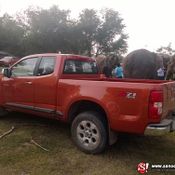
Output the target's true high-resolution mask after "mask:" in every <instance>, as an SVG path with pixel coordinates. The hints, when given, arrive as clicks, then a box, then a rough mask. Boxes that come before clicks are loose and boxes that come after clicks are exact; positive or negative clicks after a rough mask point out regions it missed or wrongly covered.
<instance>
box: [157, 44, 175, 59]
mask: <svg viewBox="0 0 175 175" xmlns="http://www.w3.org/2000/svg"><path fill="white" fill-rule="evenodd" d="M156 52H157V53H159V54H166V55H169V56H172V55H174V54H175V50H173V49H172V46H171V43H169V44H168V46H161V47H160V48H158V49H157V50H156Z"/></svg>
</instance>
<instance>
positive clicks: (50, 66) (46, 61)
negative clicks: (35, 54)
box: [37, 57, 55, 76]
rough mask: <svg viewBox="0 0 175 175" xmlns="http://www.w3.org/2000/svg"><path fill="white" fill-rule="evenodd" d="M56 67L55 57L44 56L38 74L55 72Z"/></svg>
mask: <svg viewBox="0 0 175 175" xmlns="http://www.w3.org/2000/svg"><path fill="white" fill-rule="evenodd" d="M54 67H55V57H43V58H42V60H41V62H40V65H39V68H38V72H37V75H38V76H42V75H49V74H52V73H53V72H54Z"/></svg>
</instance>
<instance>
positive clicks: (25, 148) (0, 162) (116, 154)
mask: <svg viewBox="0 0 175 175" xmlns="http://www.w3.org/2000/svg"><path fill="white" fill-rule="evenodd" d="M12 126H15V130H14V131H13V132H12V133H11V134H9V135H8V136H6V137H4V138H2V139H0V175H81V174H82V175H125V174H126V175H136V174H138V173H137V171H136V166H137V164H138V163H139V162H141V161H144V162H149V163H155V164H156V163H159V164H160V163H164V164H165V163H175V134H174V133H169V134H167V135H165V136H152V137H151V136H149V137H148V136H147V137H144V136H133V135H121V136H120V137H119V139H118V142H117V143H116V144H115V145H113V146H111V147H109V148H108V149H107V150H106V151H105V152H104V153H102V154H100V155H87V154H84V153H82V152H81V151H79V150H78V149H77V148H76V147H75V145H74V144H73V143H72V141H71V137H70V131H69V126H68V125H66V124H64V123H61V122H57V121H52V120H47V119H41V118H38V117H36V116H30V115H26V114H19V113H12V114H10V115H8V116H6V117H3V118H0V135H1V134H2V133H4V132H6V131H8V130H9V129H10V128H11V127H12ZM31 138H33V139H34V140H35V141H36V142H37V143H39V144H40V145H42V146H43V147H45V148H47V149H49V150H50V151H49V152H46V151H43V150H42V149H40V148H38V147H36V146H35V145H33V144H32V143H30V140H31ZM148 174H152V175H155V174H162V175H163V174H171V175H172V174H175V172H164V173H163V172H162V173H160V172H155V171H154V172H153V171H150V172H149V173H148Z"/></svg>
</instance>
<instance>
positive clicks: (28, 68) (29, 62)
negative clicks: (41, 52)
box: [12, 57, 38, 77]
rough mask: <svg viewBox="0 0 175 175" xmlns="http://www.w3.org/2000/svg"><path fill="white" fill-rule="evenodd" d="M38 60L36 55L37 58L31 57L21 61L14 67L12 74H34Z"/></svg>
mask: <svg viewBox="0 0 175 175" xmlns="http://www.w3.org/2000/svg"><path fill="white" fill-rule="evenodd" d="M37 61H38V58H37V57H36V58H29V59H26V60H23V61H21V62H19V63H18V64H16V65H15V66H14V67H13V68H12V76H13V77H26V76H34V70H35V66H36V63H37Z"/></svg>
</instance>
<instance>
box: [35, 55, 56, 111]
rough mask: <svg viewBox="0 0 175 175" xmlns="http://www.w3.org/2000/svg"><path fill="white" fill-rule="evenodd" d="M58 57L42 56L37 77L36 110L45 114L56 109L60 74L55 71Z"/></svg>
mask: <svg viewBox="0 0 175 175" xmlns="http://www.w3.org/2000/svg"><path fill="white" fill-rule="evenodd" d="M55 64H56V57H54V56H45V57H42V58H41V60H40V63H39V65H38V68H37V73H36V75H37V76H36V78H35V91H34V94H35V95H34V102H35V110H36V111H38V112H42V113H45V114H52V113H54V112H55V111H56V94H57V81H58V76H57V72H56V71H55Z"/></svg>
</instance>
